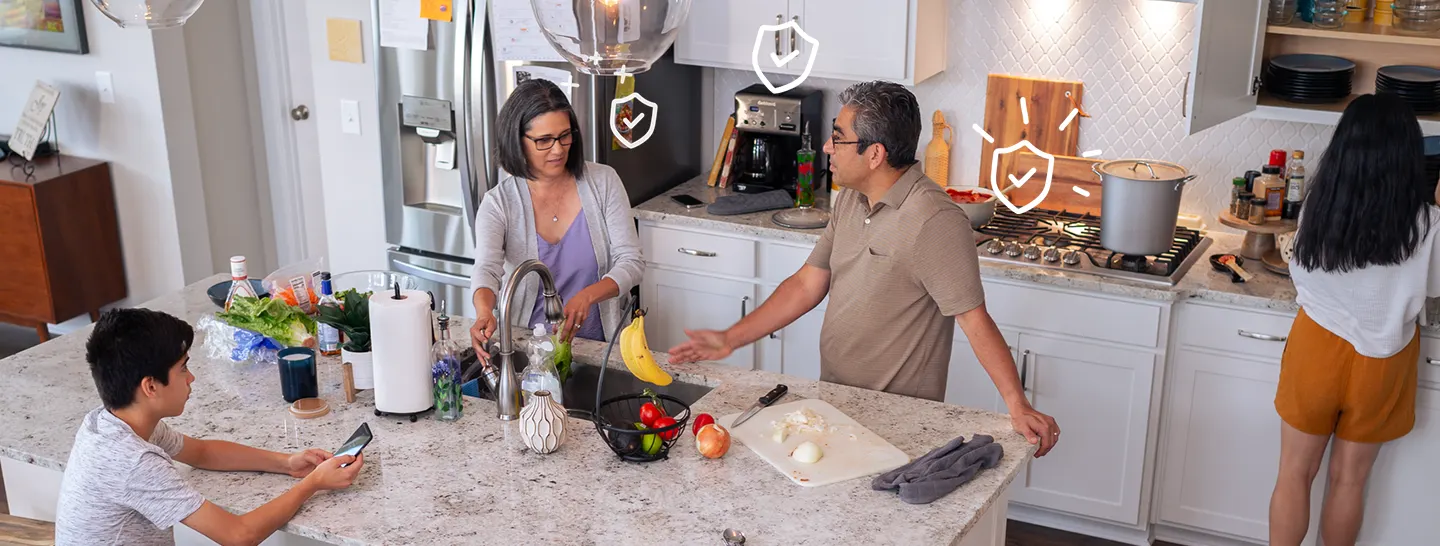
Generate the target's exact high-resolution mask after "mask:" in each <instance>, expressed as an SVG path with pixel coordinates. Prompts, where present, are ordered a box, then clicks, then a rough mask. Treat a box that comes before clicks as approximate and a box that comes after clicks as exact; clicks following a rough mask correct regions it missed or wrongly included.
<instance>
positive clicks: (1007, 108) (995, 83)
mask: <svg viewBox="0 0 1440 546" xmlns="http://www.w3.org/2000/svg"><path fill="white" fill-rule="evenodd" d="M1067 91H1068V92H1070V96H1069V97H1066V96H1065V93H1066V92H1067ZM1084 91H1085V84H1084V83H1081V82H1076V81H1061V80H1048V79H1040V78H1027V77H1021V76H1007V75H1003V74H991V75H990V78H989V80H988V82H987V83H986V88H985V123H984V124H983V125H981V127H982V128H983V129H985V132H986V133H987V134H989V135H990V136H992V137H994V138H995V142H993V143H992V142H990V141H987V140H985V139H983V138H982V139H981V140H980V173H979V179H978V182H977V185H979V186H982V187H989V186H990V163H991V158H992V156H993V154H994V153H995V150H996V149H997V148H1006V147H1009V146H1011V145H1014V144H1016V143H1018V142H1020V141H1022V140H1029V141H1030V144H1032V145H1034V146H1035V147H1036V148H1037V149H1039V150H1040V151H1042V152H1045V153H1048V154H1053V155H1056V156H1071V157H1076V156H1079V155H1080V151H1079V149H1078V147H1079V146H1080V120H1081V118H1082V116H1081V115H1079V114H1077V115H1076V116H1075V119H1072V120H1070V123H1069V125H1067V126H1066V127H1065V130H1063V131H1062V130H1060V125H1061V124H1063V123H1064V122H1065V118H1066V117H1068V116H1069V115H1070V111H1071V110H1074V109H1075V108H1077V107H1078V106H1080V105H1083V104H1084V103H1083V102H1081V99H1082V98H1083V97H1084ZM1021 98H1024V99H1025V107H1024V111H1023V112H1022V109H1021V105H1020V102H1021V101H1020V99H1021ZM1072 99H1073V100H1072ZM1026 113H1028V114H1029V116H1028V117H1029V120H1028V121H1029V123H1028V124H1027V123H1026V115H1025V114H1026ZM1021 151H1023V148H1022V149H1021ZM1016 155H1017V154H1016V153H1010V154H1004V155H1002V156H1000V161H1001V164H1000V166H999V171H998V173H997V174H998V176H999V178H1000V183H1001V187H1002V188H1003V187H1004V186H1005V177H1006V175H1007V174H1014V175H1015V176H1017V177H1018V176H1021V175H1023V174H1024V173H1025V172H1026V170H1028V169H1019V168H1018V167H1017V166H1016V165H1015V164H1014V163H1015V162H1016V159H1017V158H1016ZM1036 176H1037V177H1038V178H1032V180H1034V181H1035V182H1037V183H1035V184H1025V185H1023V186H1021V187H1018V188H1015V189H1014V190H1012V191H1011V192H1010V193H1008V194H1006V195H1007V196H1008V197H1009V198H1010V201H1011V202H1013V203H1015V204H1016V205H1017V206H1019V205H1023V204H1025V203H1029V202H1030V201H1032V200H1034V198H1035V197H1036V196H1038V195H1039V194H1040V191H1041V188H1043V187H1044V184H1043V182H1044V180H1045V177H1044V173H1040V172H1037V173H1036ZM1067 191H1068V190H1067ZM1051 193H1052V194H1053V193H1055V190H1054V189H1053V182H1052V189H1051ZM1046 202H1047V203H1048V202H1049V197H1048V196H1047V197H1046ZM1046 208H1053V207H1050V206H1048V205H1046Z"/></svg>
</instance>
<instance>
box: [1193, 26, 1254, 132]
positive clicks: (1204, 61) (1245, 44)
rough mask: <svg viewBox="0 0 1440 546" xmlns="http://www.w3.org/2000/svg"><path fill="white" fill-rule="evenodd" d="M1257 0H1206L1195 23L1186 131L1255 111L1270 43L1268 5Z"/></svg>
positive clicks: (1210, 125)
mask: <svg viewBox="0 0 1440 546" xmlns="http://www.w3.org/2000/svg"><path fill="white" fill-rule="evenodd" d="M1268 5H1269V4H1267V3H1266V2H1258V1H1256V0H1204V1H1202V2H1201V3H1200V8H1199V9H1200V15H1199V18H1198V19H1197V22H1196V23H1195V51H1194V54H1193V58H1194V66H1193V68H1192V70H1191V72H1190V74H1189V85H1188V86H1187V87H1188V88H1187V89H1185V90H1184V93H1185V94H1186V100H1185V106H1186V107H1187V108H1186V110H1188V111H1187V112H1184V114H1185V123H1186V130H1187V131H1189V134H1192V135H1193V134H1195V133H1198V132H1200V131H1203V130H1205V129H1208V128H1210V127H1214V126H1216V125H1219V124H1221V123H1224V122H1226V121H1229V120H1231V119H1233V118H1236V117H1239V116H1242V115H1245V114H1247V113H1249V112H1250V111H1252V110H1254V109H1255V103H1256V100H1257V99H1258V98H1259V96H1258V95H1257V94H1256V90H1257V86H1256V85H1254V83H1255V82H1256V80H1257V78H1259V77H1260V69H1261V66H1262V62H1261V57H1262V55H1263V53H1264V50H1265V48H1264V42H1265V9H1266V7H1267V6H1268Z"/></svg>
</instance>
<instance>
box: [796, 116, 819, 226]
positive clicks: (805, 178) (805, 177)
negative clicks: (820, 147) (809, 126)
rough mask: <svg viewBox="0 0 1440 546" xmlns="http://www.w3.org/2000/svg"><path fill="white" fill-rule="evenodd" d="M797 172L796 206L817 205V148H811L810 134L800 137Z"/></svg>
mask: <svg viewBox="0 0 1440 546" xmlns="http://www.w3.org/2000/svg"><path fill="white" fill-rule="evenodd" d="M795 162H796V164H797V168H798V170H797V172H796V176H795V206H796V207H802V208H803V207H813V206H815V150H812V149H810V134H809V133H806V134H805V135H803V136H801V137H800V149H799V150H798V151H796V152H795Z"/></svg>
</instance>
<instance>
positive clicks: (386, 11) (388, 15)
mask: <svg viewBox="0 0 1440 546" xmlns="http://www.w3.org/2000/svg"><path fill="white" fill-rule="evenodd" d="M380 46H381V47H393V48H397V49H418V50H421V51H424V50H426V49H429V48H430V20H429V19H425V18H423V17H420V0H380Z"/></svg>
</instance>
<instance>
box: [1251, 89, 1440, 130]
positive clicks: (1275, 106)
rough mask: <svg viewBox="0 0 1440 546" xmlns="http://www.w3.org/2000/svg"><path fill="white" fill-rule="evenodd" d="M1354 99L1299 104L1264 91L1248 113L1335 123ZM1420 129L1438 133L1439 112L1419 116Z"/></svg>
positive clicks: (1266, 116)
mask: <svg viewBox="0 0 1440 546" xmlns="http://www.w3.org/2000/svg"><path fill="white" fill-rule="evenodd" d="M1354 99H1355V95H1352V96H1351V97H1350V98H1349V99H1346V100H1345V101H1343V102H1336V103H1330V104H1300V103H1294V102H1287V101H1284V100H1281V99H1278V98H1275V97H1274V96H1273V95H1271V94H1269V93H1266V92H1264V91H1261V92H1260V100H1259V101H1257V104H1256V106H1255V111H1254V112H1252V113H1251V114H1250V115H1251V117H1256V118H1260V119H1275V120H1281V121H1299V122H1305V123H1319V124H1323V125H1336V124H1338V123H1340V114H1341V113H1343V112H1344V111H1345V107H1346V106H1349V105H1350V101H1352V100H1354ZM1419 118H1420V131H1421V132H1422V133H1424V134H1426V135H1440V114H1430V115H1426V116H1419Z"/></svg>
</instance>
